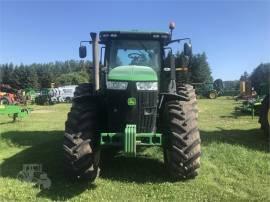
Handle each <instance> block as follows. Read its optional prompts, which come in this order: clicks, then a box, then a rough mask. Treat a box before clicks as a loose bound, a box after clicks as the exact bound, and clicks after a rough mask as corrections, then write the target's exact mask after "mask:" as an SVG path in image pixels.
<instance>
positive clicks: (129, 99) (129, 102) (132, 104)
mask: <svg viewBox="0 0 270 202" xmlns="http://www.w3.org/2000/svg"><path fill="white" fill-rule="evenodd" d="M128 105H129V106H134V105H136V98H135V97H130V98H128Z"/></svg>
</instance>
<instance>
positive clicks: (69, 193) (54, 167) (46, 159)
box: [0, 131, 168, 200]
mask: <svg viewBox="0 0 270 202" xmlns="http://www.w3.org/2000/svg"><path fill="white" fill-rule="evenodd" d="M1 137H2V141H6V142H7V144H9V145H10V147H12V146H14V145H16V146H27V147H28V146H29V148H26V149H24V150H22V151H21V152H19V153H17V154H15V155H14V156H11V157H8V158H6V159H4V161H3V162H2V164H1V167H0V171H1V173H0V174H1V176H2V177H9V178H17V174H18V172H19V171H21V170H22V166H23V164H42V166H43V171H44V172H46V173H47V174H48V177H49V178H50V179H51V181H52V185H51V187H50V189H48V190H41V192H40V193H39V194H38V195H37V197H42V198H49V199H52V200H66V199H70V198H72V197H74V196H77V195H79V194H80V193H82V192H84V191H85V190H86V189H95V188H96V185H95V184H91V183H88V182H85V181H77V182H72V181H70V180H68V179H67V178H66V176H65V175H64V173H63V170H64V169H63V165H62V162H63V154H62V141H63V131H23V132H22V131H10V132H6V133H2V134H1ZM101 162H102V164H101V169H102V171H101V176H100V177H101V178H104V179H109V180H116V181H124V182H136V183H145V182H151V183H158V182H164V181H167V180H168V179H167V177H166V176H165V171H164V166H163V163H162V162H161V161H159V160H157V159H152V158H147V157H145V156H138V157H137V158H127V157H124V156H121V155H118V156H116V157H115V158H113V157H112V152H111V150H108V149H104V150H103V151H102V155H101Z"/></svg>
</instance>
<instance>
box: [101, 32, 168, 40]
mask: <svg viewBox="0 0 270 202" xmlns="http://www.w3.org/2000/svg"><path fill="white" fill-rule="evenodd" d="M99 39H100V42H101V43H106V42H108V41H111V40H115V39H130V40H159V41H162V42H164V43H166V42H168V41H170V40H171V35H170V34H169V33H168V32H159V31H151V32H146V31H138V30H132V31H101V32H100V33H99Z"/></svg>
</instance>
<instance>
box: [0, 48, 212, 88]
mask: <svg viewBox="0 0 270 202" xmlns="http://www.w3.org/2000/svg"><path fill="white" fill-rule="evenodd" d="M91 65H92V63H91V62H90V61H83V60H67V61H64V62H59V61H57V62H51V63H43V64H41V63H33V64H29V65H26V64H20V65H14V64H12V63H9V64H0V83H3V84H8V85H10V86H11V87H13V88H16V89H26V88H34V89H39V88H49V87H51V83H55V86H63V85H77V84H79V83H85V82H89V80H90V79H91V70H90V66H91ZM180 66H183V55H182V54H181V53H177V54H176V67H180ZM188 67H189V73H188V74H187V77H186V78H185V79H186V80H188V82H191V83H204V82H212V81H213V78H212V76H211V70H210V67H209V64H208V61H207V56H206V54H205V53H202V54H195V55H193V56H192V60H191V62H190V63H189V64H188Z"/></svg>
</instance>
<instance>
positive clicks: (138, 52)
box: [109, 40, 161, 71]
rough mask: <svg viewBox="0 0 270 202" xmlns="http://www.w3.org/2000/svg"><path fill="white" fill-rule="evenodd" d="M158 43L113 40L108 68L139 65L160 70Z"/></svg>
mask: <svg viewBox="0 0 270 202" xmlns="http://www.w3.org/2000/svg"><path fill="white" fill-rule="evenodd" d="M160 55H161V54H160V43H159V42H158V41H149V40H147V41H146V40H113V41H112V44H111V48H110V62H109V68H110V69H112V68H115V67H118V66H123V65H125V66H126V65H139V66H148V67H152V68H153V69H154V70H156V71H159V70H160Z"/></svg>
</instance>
